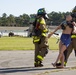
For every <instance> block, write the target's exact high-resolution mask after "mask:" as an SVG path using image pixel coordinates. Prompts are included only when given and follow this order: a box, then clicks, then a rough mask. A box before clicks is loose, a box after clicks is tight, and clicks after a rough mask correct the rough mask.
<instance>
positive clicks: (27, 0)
mask: <svg viewBox="0 0 76 75" xmlns="http://www.w3.org/2000/svg"><path fill="white" fill-rule="evenodd" d="M74 6H76V0H0V16H1V15H2V14H3V13H6V14H7V15H9V14H13V15H15V16H19V15H22V14H23V13H26V14H33V13H37V10H38V9H39V8H43V7H44V8H46V10H47V12H48V13H49V12H52V11H56V12H59V11H61V12H66V11H71V10H72V9H73V7H74Z"/></svg>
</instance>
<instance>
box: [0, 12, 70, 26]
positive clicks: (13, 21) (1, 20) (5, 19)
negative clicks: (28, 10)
mask: <svg viewBox="0 0 76 75" xmlns="http://www.w3.org/2000/svg"><path fill="white" fill-rule="evenodd" d="M67 14H70V12H54V11H53V12H51V13H49V14H48V16H49V20H47V24H48V25H58V24H60V23H61V22H62V21H63V20H64V19H65V16H66V15H67ZM34 19H35V14H31V15H28V14H23V15H20V16H18V17H16V16H14V15H12V14H10V15H9V16H7V14H6V13H3V15H2V17H0V26H17V27H25V26H29V25H30V22H33V21H34Z"/></svg>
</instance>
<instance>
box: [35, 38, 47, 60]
mask: <svg viewBox="0 0 76 75" xmlns="http://www.w3.org/2000/svg"><path fill="white" fill-rule="evenodd" d="M47 43H48V42H47V41H46V37H45V38H44V37H42V38H41V43H40V44H39V43H35V61H38V55H40V56H41V57H42V58H44V57H45V55H46V52H47V50H48V44H47ZM41 57H40V58H41ZM41 61H42V60H41Z"/></svg>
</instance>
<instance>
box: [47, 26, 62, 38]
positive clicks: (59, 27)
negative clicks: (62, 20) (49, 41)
mask: <svg viewBox="0 0 76 75" xmlns="http://www.w3.org/2000/svg"><path fill="white" fill-rule="evenodd" d="M59 29H61V25H59V26H58V27H57V28H56V29H55V30H54V31H53V32H51V33H50V34H49V35H48V38H50V36H52V35H53V34H54V33H55V32H56V31H57V30H59Z"/></svg>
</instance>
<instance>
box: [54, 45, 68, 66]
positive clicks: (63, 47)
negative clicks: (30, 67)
mask: <svg viewBox="0 0 76 75" xmlns="http://www.w3.org/2000/svg"><path fill="white" fill-rule="evenodd" d="M65 50H66V46H65V45H62V47H61V50H60V52H59V55H58V57H57V60H56V62H55V63H54V64H53V66H56V63H57V62H58V61H59V60H60V59H61V58H62V59H61V66H64V53H63V52H64V51H65Z"/></svg>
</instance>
